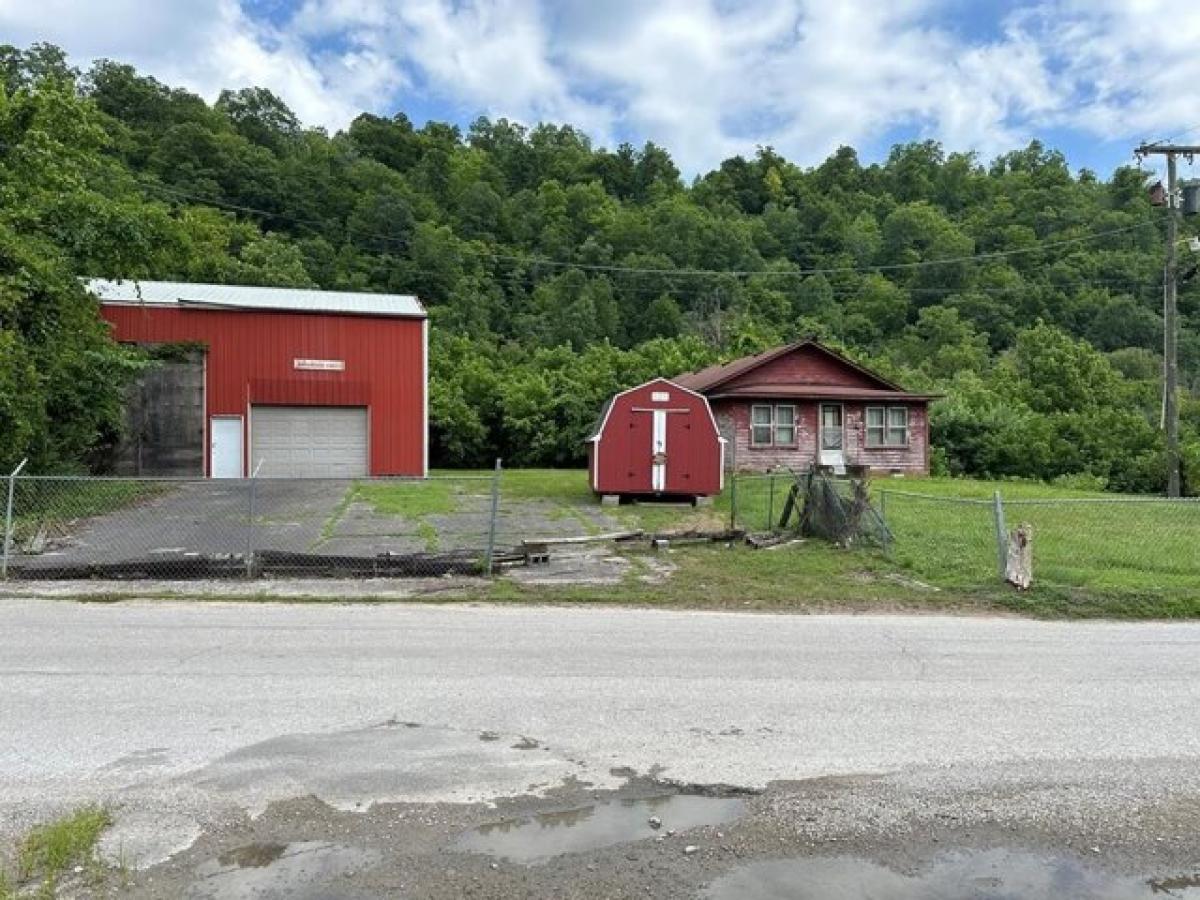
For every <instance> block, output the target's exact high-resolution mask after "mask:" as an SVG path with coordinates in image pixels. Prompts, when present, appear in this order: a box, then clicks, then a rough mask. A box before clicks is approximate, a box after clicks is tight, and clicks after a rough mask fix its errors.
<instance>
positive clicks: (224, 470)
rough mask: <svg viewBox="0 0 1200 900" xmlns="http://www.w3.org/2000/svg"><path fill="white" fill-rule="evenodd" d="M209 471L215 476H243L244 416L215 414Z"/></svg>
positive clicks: (212, 426)
mask: <svg viewBox="0 0 1200 900" xmlns="http://www.w3.org/2000/svg"><path fill="white" fill-rule="evenodd" d="M209 422H210V426H211V429H210V430H211V438H212V441H211V449H210V451H209V462H210V465H209V473H210V474H211V475H212V477H213V478H241V477H242V417H241V416H213V417H212V419H210V420H209Z"/></svg>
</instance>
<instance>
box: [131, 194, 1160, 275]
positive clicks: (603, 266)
mask: <svg viewBox="0 0 1200 900" xmlns="http://www.w3.org/2000/svg"><path fill="white" fill-rule="evenodd" d="M143 184H144V185H145V186H146V187H147V188H149V189H150V190H158V191H161V192H162V193H166V194H168V195H174V196H175V197H177V198H180V199H185V200H190V201H193V202H196V203H200V204H202V205H209V206H213V207H217V208H222V209H228V210H231V211H237V212H244V213H247V214H252V215H260V216H264V217H269V218H275V219H280V220H282V221H290V222H295V223H297V224H300V225H305V226H309V227H311V228H312V229H313V230H314V231H317V232H318V233H319V234H321V235H322V236H324V230H323V229H325V228H328V223H327V222H320V221H319V220H315V219H304V218H301V217H297V216H292V215H288V214H286V213H277V212H273V211H271V210H263V209H257V208H254V207H250V206H245V205H242V204H236V203H229V202H227V201H223V200H217V199H215V198H211V197H203V196H200V195H196V194H191V193H189V192H186V191H180V190H178V189H175V188H170V187H167V186H165V185H161V184H157V183H150V182H144V183H143ZM1155 224H1157V220H1156V219H1144V220H1142V221H1140V222H1135V223H1133V224H1131V225H1125V226H1122V227H1120V228H1112V229H1107V230H1105V231H1093V232H1089V233H1087V234H1083V235H1076V236H1074V237H1069V238H1063V239H1061V240H1054V241H1041V242H1039V243H1037V244H1035V245H1032V246H1028V247H1015V248H1012V249H1009V250H992V251H985V252H983V253H975V254H969V255H962V256H954V257H943V258H940V259H926V260H916V261H913V262H907V263H883V264H878V265H865V266H823V267H813V268H799V269H782V270H781V269H686V268H659V267H640V266H621V265H614V264H607V263H583V262H575V261H568V260H555V259H547V258H545V257H539V256H518V255H515V254H510V253H498V252H496V251H493V250H492V249H490V248H487V247H479V246H477V245H473V244H470V243H467V244H465V245H464V249H466V250H467V251H468V252H477V253H479V254H480V255H486V256H489V257H490V258H492V259H495V260H500V261H504V262H512V263H519V264H522V265H528V266H534V267H537V266H542V267H546V268H563V269H577V270H580V271H585V272H604V273H612V274H630V275H656V276H664V277H679V278H695V277H706V278H714V277H733V278H741V277H756V278H782V277H786V278H796V277H809V276H813V275H839V274H868V273H873V272H889V271H912V270H917V269H923V268H928V267H932V266H942V265H955V264H962V263H971V262H980V261H986V260H992V259H1005V258H1010V257H1013V256H1021V255H1025V254H1029V253H1040V252H1043V251H1045V250H1049V249H1053V248H1056V247H1065V246H1073V245H1077V244H1082V243H1087V242H1089V241H1092V240H1098V239H1101V238H1105V237H1113V236H1115V235H1119V234H1127V233H1129V232H1132V231H1136V230H1137V229H1139V228H1144V227H1146V226H1148V225H1155ZM317 226H320V229H318V228H317ZM367 236H369V237H373V238H376V239H378V240H381V241H391V242H394V243H397V244H398V245H399V246H401V247H405V248H407V247H408V246H409V245H408V242H407V241H404V240H403V239H402V238H397V237H396V236H395V235H383V234H377V233H374V232H371V233H369V234H368V235H367Z"/></svg>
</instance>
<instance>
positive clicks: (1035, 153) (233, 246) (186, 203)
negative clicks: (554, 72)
mask: <svg viewBox="0 0 1200 900" xmlns="http://www.w3.org/2000/svg"><path fill="white" fill-rule="evenodd" d="M0 80H2V84H3V93H2V94H0V465H2V466H8V465H9V464H10V463H11V462H13V461H14V460H16V459H19V458H20V457H21V456H23V455H27V454H28V455H29V456H30V457H31V458H32V459H33V461H34V462H35V463H36V465H37V466H38V467H39V468H41V469H43V470H56V469H63V468H66V467H78V466H81V465H86V461H87V459H88V456H89V452H90V450H91V449H92V448H93V447H94V446H95V445H96V444H97V443H103V442H104V441H107V440H111V438H112V435H113V433H114V429H115V428H116V427H117V424H116V423H117V422H118V421H119V406H120V404H119V396H120V390H121V385H122V383H123V382H124V380H125V379H127V378H128V377H130V376H131V375H132V374H134V373H136V372H137V371H138V369H139V368H140V367H141V366H142V365H144V364H145V362H144V361H143V360H141V359H140V358H139V357H138V356H137V355H136V354H134V353H131V352H128V351H124V350H121V349H120V348H117V347H115V346H114V345H112V344H111V342H110V341H109V340H108V338H107V335H106V332H105V330H104V328H103V327H102V325H101V324H100V323H99V320H98V317H97V315H96V312H95V308H94V305H93V301H92V300H91V298H89V297H88V296H87V295H86V294H85V293H84V292H83V291H82V289H81V288H80V287H79V286H78V284H77V282H76V280H75V278H76V276H80V275H95V276H106V277H113V278H116V277H124V278H131V277H144V278H158V279H180V280H193V281H217V282H230V283H240V284H274V285H293V286H319V287H325V288H342V289H351V290H364V291H393V292H403V293H416V294H417V295H419V296H420V297H421V299H422V300H423V301H424V302H425V303H426V304H427V305H428V307H429V308H430V310H431V315H432V319H433V323H434V328H433V336H432V347H431V367H432V401H431V402H432V410H431V412H432V420H433V421H432V425H433V441H434V444H433V447H434V450H433V461H434V463H435V464H436V465H444V466H460V465H481V464H487V463H488V462H489V461H490V460H491V459H492V458H493V457H495V456H502V457H504V459H505V460H506V461H507V463H508V464H509V465H533V464H538V465H574V464H578V463H579V462H580V460H581V458H582V450H583V448H582V445H581V443H580V442H581V440H582V438H583V437H584V436H585V433H586V429H587V426H588V424H589V423H590V422H591V420H592V418H593V417H594V415H595V412H596V410H597V408H598V407H599V405H600V403H601V402H602V401H603V399H604V398H605V397H606V396H608V394H610V393H611V392H612V391H614V390H615V389H617V388H620V387H622V386H627V385H629V384H631V383H635V382H638V381H640V380H644V379H645V378H648V377H649V376H651V375H654V374H667V375H670V374H674V373H676V372H679V371H682V370H685V369H689V368H693V367H696V366H699V365H702V364H706V363H708V362H710V361H713V360H715V359H718V358H724V357H730V356H735V355H740V354H743V353H748V352H753V351H756V350H759V349H762V348H765V347H767V346H770V345H773V344H777V343H779V342H782V341H787V340H791V339H795V338H797V337H801V336H810V335H815V336H818V337H821V338H823V339H825V340H827V341H830V342H831V343H833V344H835V345H839V346H842V347H844V348H845V349H847V350H848V351H849V352H851V353H853V354H855V355H857V356H859V357H861V358H863V359H865V360H867V361H868V362H870V363H871V364H873V365H876V366H878V367H880V368H881V369H882V370H883V371H885V372H888V373H890V374H892V375H894V376H895V377H896V378H898V379H899V380H901V381H903V382H904V383H905V384H906V385H907V386H909V387H911V388H913V389H920V390H934V391H939V392H942V393H944V394H945V395H946V399H945V400H943V401H941V402H940V403H938V404H937V405H936V407H935V411H934V414H933V429H934V442H935V445H936V450H935V454H934V457H935V466H936V467H937V468H939V469H941V470H943V471H949V472H954V473H959V472H962V473H971V474H977V475H989V476H1018V475H1019V476H1030V477H1038V478H1058V477H1064V476H1065V477H1075V478H1078V477H1080V476H1085V477H1086V476H1091V478H1092V479H1094V480H1103V482H1104V483H1105V484H1107V485H1108V486H1110V487H1112V488H1114V489H1122V490H1144V491H1157V490H1160V489H1161V488H1162V486H1163V484H1164V482H1165V468H1164V465H1163V459H1162V457H1163V452H1162V436H1161V432H1160V431H1159V428H1158V425H1159V417H1160V403H1161V389H1160V386H1159V374H1160V367H1161V357H1160V347H1161V342H1162V323H1161V318H1160V315H1159V309H1160V306H1161V298H1162V243H1163V239H1162V218H1163V211H1162V210H1161V209H1154V208H1152V207H1151V206H1150V205H1149V203H1148V201H1147V196H1146V181H1145V174H1144V173H1142V172H1140V171H1139V170H1137V169H1136V168H1133V167H1129V168H1122V169H1119V170H1117V171H1116V172H1114V173H1112V174H1111V177H1108V178H1105V177H1102V176H1101V175H1098V174H1093V173H1090V172H1083V173H1080V174H1078V175H1074V174H1072V172H1071V171H1070V169H1069V168H1068V166H1067V163H1066V161H1065V160H1064V159H1063V157H1062V156H1061V155H1060V154H1058V153H1056V152H1054V151H1053V150H1050V149H1048V148H1046V147H1043V146H1041V145H1039V144H1036V143H1035V144H1032V145H1030V146H1029V147H1027V148H1025V149H1023V150H1020V151H1016V152H1013V153H1009V154H1007V155H1004V156H1002V157H1000V158H998V159H996V160H993V161H982V160H979V159H976V158H975V157H974V156H972V155H969V154H961V153H953V152H947V151H945V150H943V149H942V148H941V147H940V146H938V145H937V144H935V143H932V142H925V143H915V144H908V145H903V146H897V147H895V148H894V149H893V151H892V152H891V154H890V156H889V157H888V159H887V160H886V162H883V163H881V164H872V165H864V164H862V162H861V161H860V160H859V159H858V158H857V157H856V155H855V152H854V151H853V150H852V149H850V148H842V149H841V150H839V151H838V152H837V153H836V154H834V155H833V156H832V157H830V158H829V159H828V160H826V161H825V162H824V163H823V164H821V165H819V166H817V167H815V168H812V169H804V168H800V167H798V166H796V165H793V164H792V163H789V162H788V161H787V160H785V159H783V158H781V157H780V156H778V155H777V154H776V153H774V152H773V151H772V150H770V149H769V148H763V149H761V150H759V152H758V153H757V154H756V155H755V156H754V158H752V159H744V158H741V157H735V158H733V159H730V160H726V161H725V162H724V163H722V164H721V165H720V166H719V168H717V169H716V170H714V171H712V172H709V173H706V174H704V175H701V176H699V177H698V178H696V179H694V180H693V181H692V182H691V183H690V184H689V183H686V182H685V180H684V179H683V178H682V177H681V176H680V172H679V170H678V169H677V168H676V166H675V165H674V163H673V162H672V159H671V156H670V154H669V152H668V150H667V149H664V148H661V147H658V146H655V145H654V144H646V145H645V146H644V147H642V148H634V147H629V146H624V145H623V146H621V147H618V148H616V149H615V150H610V149H604V148H598V147H594V146H593V145H592V144H591V142H590V141H589V140H588V139H587V138H586V137H585V136H584V135H583V134H581V133H580V132H579V131H577V130H575V129H573V128H571V127H570V126H568V125H564V126H558V125H539V126H537V127H533V128H524V127H522V126H519V125H516V124H513V123H511V122H507V121H503V120H501V121H494V122H493V121H487V120H484V119H481V120H479V121H477V122H475V123H474V124H473V125H472V126H471V128H470V129H468V130H467V131H466V132H465V133H463V132H461V131H460V130H459V129H458V128H455V127H453V126H450V125H445V124H439V123H429V124H427V125H425V126H424V127H421V128H417V127H414V125H413V124H412V123H411V122H410V121H409V120H408V119H407V118H406V117H405V116H404V115H403V114H402V113H401V114H397V115H396V116H394V117H392V118H381V117H378V116H374V115H367V114H364V115H362V116H360V117H358V118H357V119H356V120H355V121H354V122H353V123H352V124H351V125H350V126H349V127H348V128H347V129H346V130H345V131H344V132H340V133H338V134H335V135H332V136H331V135H329V134H326V133H325V132H324V131H321V130H318V129H312V128H307V127H305V126H304V124H303V123H301V122H299V121H297V119H296V117H295V115H293V114H292V112H291V111H290V110H289V109H288V108H287V107H286V106H285V105H284V104H283V103H282V102H281V101H279V100H278V99H277V98H276V97H274V96H273V95H272V94H270V93H269V92H267V91H265V90H260V89H254V88H248V89H243V90H236V91H230V92H226V93H224V94H222V96H221V97H220V98H219V99H218V100H217V102H216V103H214V104H212V105H209V104H207V103H205V102H204V101H203V100H202V99H201V98H199V97H197V96H195V95H192V94H190V93H188V92H186V91H183V90H179V89H174V88H172V87H170V86H168V85H163V84H160V83H159V82H157V81H155V80H154V79H152V78H148V77H146V76H143V75H139V74H138V73H137V72H136V71H134V70H133V69H132V68H130V67H129V66H125V65H122V64H120V63H118V62H110V61H101V62H98V63H96V64H95V65H94V66H93V67H92V68H91V69H90V70H88V71H87V72H84V73H81V72H77V71H73V70H71V69H70V68H69V66H68V65H67V64H66V62H65V60H64V57H63V55H62V54H61V53H60V52H59V51H57V50H56V49H55V48H53V47H49V46H45V45H37V46H35V47H33V48H30V49H28V50H21V49H17V48H12V47H3V48H0ZM1188 227H1189V228H1191V227H1192V226H1191V225H1190V224H1189V226H1188ZM1185 256H1187V257H1190V256H1191V254H1187V252H1186V250H1185ZM1195 260H1196V261H1200V256H1197V257H1195ZM1192 266H1193V260H1192V259H1190V258H1186V259H1185V272H1186V271H1187V270H1188V269H1191V268H1192ZM1198 280H1200V279H1198ZM1180 306H1181V315H1182V318H1183V331H1182V335H1181V340H1180V346H1181V377H1182V379H1183V381H1184V383H1185V384H1186V385H1187V390H1188V396H1187V397H1186V398H1185V402H1184V407H1183V414H1184V426H1183V430H1184V442H1185V454H1184V455H1185V483H1186V485H1187V486H1188V487H1189V489H1190V490H1191V491H1192V492H1195V490H1196V489H1197V487H1198V486H1200V403H1198V402H1197V400H1196V399H1195V396H1196V394H1195V392H1196V390H1197V388H1198V387H1200V287H1197V285H1196V282H1185V284H1184V286H1183V289H1182V292H1181V297H1180Z"/></svg>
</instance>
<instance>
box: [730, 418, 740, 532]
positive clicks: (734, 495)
mask: <svg viewBox="0 0 1200 900" xmlns="http://www.w3.org/2000/svg"><path fill="white" fill-rule="evenodd" d="M732 447H733V450H732V452H731V453H730V461H729V530H730V531H737V517H738V516H737V502H738V491H737V484H738V468H737V431H736V430H735V431H734V435H733V445H732Z"/></svg>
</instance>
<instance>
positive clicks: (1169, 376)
mask: <svg viewBox="0 0 1200 900" xmlns="http://www.w3.org/2000/svg"><path fill="white" fill-rule="evenodd" d="M1134 152H1135V153H1136V154H1137V156H1138V158H1139V159H1141V158H1142V157H1146V156H1165V157H1166V158H1167V267H1166V285H1165V290H1164V291H1163V382H1164V384H1163V416H1164V418H1165V419H1166V428H1167V496H1168V497H1178V496H1179V347H1178V342H1179V324H1178V318H1179V317H1178V308H1177V307H1178V304H1177V296H1178V293H1179V250H1178V247H1177V244H1178V243H1179V198H1178V196H1177V191H1178V185H1177V183H1176V173H1175V168H1176V160H1177V158H1178V157H1180V156H1185V157H1187V159H1188V161H1189V162H1191V160H1192V158H1193V157H1194V156H1196V155H1197V154H1200V146H1179V145H1175V144H1143V145H1142V146H1140V147H1138V148H1137V150H1135V151H1134Z"/></svg>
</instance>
